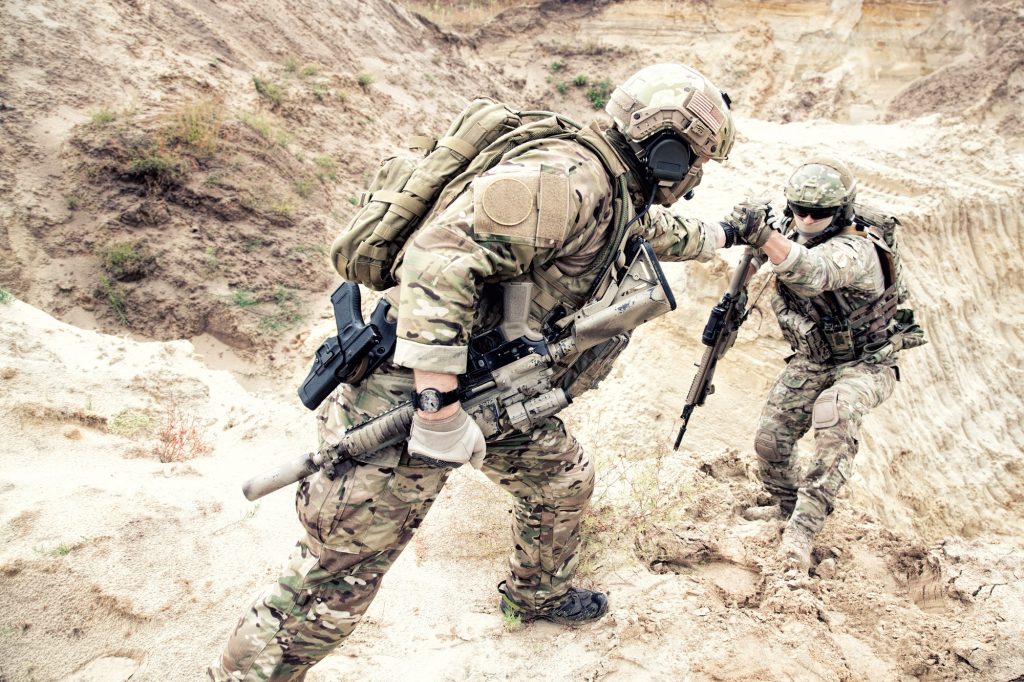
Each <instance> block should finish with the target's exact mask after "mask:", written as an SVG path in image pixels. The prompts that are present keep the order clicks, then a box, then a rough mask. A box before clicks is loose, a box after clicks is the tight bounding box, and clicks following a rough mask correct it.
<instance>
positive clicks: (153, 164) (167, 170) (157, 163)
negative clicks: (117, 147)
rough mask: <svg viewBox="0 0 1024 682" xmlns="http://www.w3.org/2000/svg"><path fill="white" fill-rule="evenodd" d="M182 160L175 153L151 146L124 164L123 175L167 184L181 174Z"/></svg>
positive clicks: (157, 183) (163, 184)
mask: <svg viewBox="0 0 1024 682" xmlns="http://www.w3.org/2000/svg"><path fill="white" fill-rule="evenodd" d="M182 166H183V163H182V160H181V159H180V158H178V157H177V156H176V155H173V154H170V153H168V152H162V151H159V150H158V149H156V148H151V149H150V150H149V151H147V152H145V153H143V154H141V155H137V156H135V157H133V158H132V160H131V161H129V162H128V165H127V166H125V169H124V176H125V177H126V178H128V179H129V180H143V181H146V182H150V183H152V184H155V185H160V186H167V185H172V184H174V183H175V182H177V180H178V178H179V177H180V176H181V174H182Z"/></svg>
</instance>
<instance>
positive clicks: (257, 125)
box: [238, 111, 291, 146]
mask: <svg viewBox="0 0 1024 682" xmlns="http://www.w3.org/2000/svg"><path fill="white" fill-rule="evenodd" d="M238 120H240V121H241V122H242V123H244V124H245V125H247V126H249V128H251V129H252V130H253V131H254V132H255V133H256V134H257V135H259V136H260V137H262V138H263V139H264V140H265V141H266V142H268V143H270V144H279V145H282V146H283V145H286V144H288V142H289V141H290V139H291V137H290V135H289V134H288V132H287V131H285V130H283V129H282V128H279V127H277V126H276V125H274V123H273V122H272V121H270V120H269V119H268V118H266V117H265V116H260V115H259V114H252V113H249V112H244V111H243V112H242V113H241V114H239V115H238Z"/></svg>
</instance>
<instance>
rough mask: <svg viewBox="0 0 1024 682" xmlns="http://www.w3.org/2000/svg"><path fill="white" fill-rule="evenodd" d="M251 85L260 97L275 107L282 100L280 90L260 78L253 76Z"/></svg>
mask: <svg viewBox="0 0 1024 682" xmlns="http://www.w3.org/2000/svg"><path fill="white" fill-rule="evenodd" d="M252 84H253V85H254V86H255V87H256V92H258V93H259V95H260V97H262V98H263V99H265V100H267V101H269V102H270V103H271V104H273V105H274V106H275V107H276V106H277V105H279V104H281V101H282V100H283V99H284V95H283V94H282V93H281V88H280V87H278V86H277V84H276V83H273V82H272V81H269V80H267V79H265V78H260V77H259V76H253V77H252Z"/></svg>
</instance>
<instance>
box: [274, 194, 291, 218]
mask: <svg viewBox="0 0 1024 682" xmlns="http://www.w3.org/2000/svg"><path fill="white" fill-rule="evenodd" d="M270 210H271V211H272V212H274V213H276V214H277V215H279V216H282V217H284V218H290V217H291V216H292V214H293V213H295V206H294V205H293V204H292V202H291V201H290V200H289V199H288V197H279V198H277V199H274V200H272V201H271V202H270Z"/></svg>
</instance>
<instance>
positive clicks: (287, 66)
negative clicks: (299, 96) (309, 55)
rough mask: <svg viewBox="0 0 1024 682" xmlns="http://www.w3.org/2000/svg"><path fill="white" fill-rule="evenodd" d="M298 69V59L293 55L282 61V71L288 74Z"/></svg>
mask: <svg viewBox="0 0 1024 682" xmlns="http://www.w3.org/2000/svg"><path fill="white" fill-rule="evenodd" d="M298 70H299V60H298V59H296V58H295V57H289V58H288V59H286V60H285V62H284V72H285V73H288V74H294V73H296V72H297V71H298Z"/></svg>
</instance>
